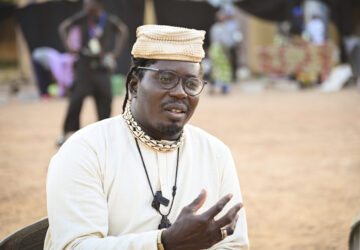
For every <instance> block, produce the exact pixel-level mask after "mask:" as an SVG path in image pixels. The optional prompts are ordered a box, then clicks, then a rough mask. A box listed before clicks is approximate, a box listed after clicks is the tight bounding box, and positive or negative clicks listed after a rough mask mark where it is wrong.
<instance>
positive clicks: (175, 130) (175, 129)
mask: <svg viewBox="0 0 360 250" xmlns="http://www.w3.org/2000/svg"><path fill="white" fill-rule="evenodd" d="M156 128H157V130H158V131H159V132H160V133H162V134H164V135H166V136H168V137H173V136H176V135H177V136H179V137H180V134H181V131H182V130H183V127H181V126H179V125H177V124H176V123H171V124H167V125H165V124H162V123H158V124H157V126H156Z"/></svg>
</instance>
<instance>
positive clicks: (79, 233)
mask: <svg viewBox="0 0 360 250" xmlns="http://www.w3.org/2000/svg"><path fill="white" fill-rule="evenodd" d="M74 136H76V135H74ZM98 154H99V152H96V150H94V149H93V148H92V147H91V146H89V145H88V144H87V143H86V142H85V141H84V140H79V139H77V138H76V139H73V138H70V139H69V141H68V142H66V143H65V144H64V145H63V147H62V148H61V149H60V150H59V152H58V153H57V154H56V155H55V156H54V157H53V158H52V160H51V162H50V166H49V171H48V176H47V209H48V218H49V229H48V232H47V238H46V240H45V249H144V250H145V249H149V250H157V244H156V239H157V234H158V232H159V231H158V230H153V231H148V232H142V233H131V234H126V235H119V236H109V235H108V221H109V215H108V209H107V197H106V194H105V193H104V190H103V178H102V171H101V167H100V165H101V160H99V157H98Z"/></svg>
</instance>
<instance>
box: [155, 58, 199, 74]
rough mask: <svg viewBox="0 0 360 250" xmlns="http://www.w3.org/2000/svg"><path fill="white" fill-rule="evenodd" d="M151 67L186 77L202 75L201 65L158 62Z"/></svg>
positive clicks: (181, 62)
mask: <svg viewBox="0 0 360 250" xmlns="http://www.w3.org/2000/svg"><path fill="white" fill-rule="evenodd" d="M150 67H152V68H157V69H161V70H171V71H175V72H176V73H179V74H181V75H184V76H199V75H200V68H201V67H200V63H193V62H184V61H168V60H158V61H157V62H156V63H154V64H152V65H151V66H150Z"/></svg>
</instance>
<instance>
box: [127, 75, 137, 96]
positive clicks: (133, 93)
mask: <svg viewBox="0 0 360 250" xmlns="http://www.w3.org/2000/svg"><path fill="white" fill-rule="evenodd" d="M139 83H140V81H139V78H138V77H137V76H135V75H134V74H133V75H132V76H131V80H130V82H129V90H130V93H131V96H132V97H133V98H136V97H137V91H138V86H139Z"/></svg>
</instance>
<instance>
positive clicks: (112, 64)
mask: <svg viewBox="0 0 360 250" xmlns="http://www.w3.org/2000/svg"><path fill="white" fill-rule="evenodd" d="M102 65H103V66H104V67H105V68H106V69H108V70H109V71H110V72H113V71H114V70H115V68H116V60H115V56H114V55H113V54H112V53H107V54H105V56H104V58H103V59H102Z"/></svg>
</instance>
